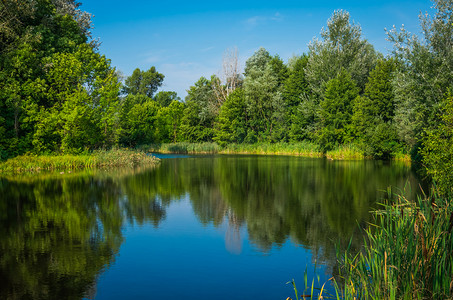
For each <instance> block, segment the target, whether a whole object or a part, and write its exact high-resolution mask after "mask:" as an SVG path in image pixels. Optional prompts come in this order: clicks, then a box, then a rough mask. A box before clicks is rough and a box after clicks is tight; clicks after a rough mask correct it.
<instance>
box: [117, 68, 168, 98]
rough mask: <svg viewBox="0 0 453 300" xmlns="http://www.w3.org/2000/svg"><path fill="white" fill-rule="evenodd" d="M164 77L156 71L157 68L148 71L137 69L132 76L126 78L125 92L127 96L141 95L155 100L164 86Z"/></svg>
mask: <svg viewBox="0 0 453 300" xmlns="http://www.w3.org/2000/svg"><path fill="white" fill-rule="evenodd" d="M164 77H165V76H164V75H163V74H161V73H159V72H157V71H156V68H155V67H151V68H149V70H147V71H141V70H140V69H139V68H137V69H135V70H134V72H133V73H132V75H131V76H129V77H128V78H126V81H125V82H124V88H123V91H124V93H126V94H132V95H137V94H141V95H145V96H147V97H149V98H153V95H154V93H155V92H156V91H157V89H158V88H159V87H160V86H161V85H162V82H163V81H164Z"/></svg>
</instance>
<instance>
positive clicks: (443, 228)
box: [337, 193, 453, 299]
mask: <svg viewBox="0 0 453 300" xmlns="http://www.w3.org/2000/svg"><path fill="white" fill-rule="evenodd" d="M452 203H453V202H452V199H451V198H443V197H440V196H439V195H438V194H437V193H433V194H432V195H431V196H429V197H428V196H425V197H423V198H419V199H418V200H417V201H416V202H411V201H408V200H407V199H405V198H404V197H402V196H398V197H397V199H396V201H395V202H394V203H393V204H385V205H383V209H382V210H379V211H377V212H375V215H374V217H375V222H374V224H370V227H369V228H367V229H366V230H365V235H366V236H365V239H364V242H365V243H364V247H363V250H362V251H361V252H359V253H352V252H351V251H350V250H347V251H346V252H345V253H343V252H341V251H337V258H338V261H339V265H340V276H339V279H338V281H339V282H342V284H341V285H340V286H341V289H338V291H339V292H340V294H341V298H342V299H452V297H453V262H452V257H453V238H452V228H453V205H452Z"/></svg>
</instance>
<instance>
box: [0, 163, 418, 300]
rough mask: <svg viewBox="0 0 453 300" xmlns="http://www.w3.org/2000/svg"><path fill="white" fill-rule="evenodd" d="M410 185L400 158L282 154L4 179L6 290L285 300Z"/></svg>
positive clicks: (16, 293)
mask: <svg viewBox="0 0 453 300" xmlns="http://www.w3.org/2000/svg"><path fill="white" fill-rule="evenodd" d="M408 184H410V186H411V187H412V190H413V191H410V190H409V189H407V188H406V194H407V195H408V196H409V197H413V196H414V194H415V192H416V190H417V189H416V187H417V186H418V181H417V179H416V177H415V175H414V174H413V172H412V171H411V169H410V167H408V166H405V165H401V164H384V163H380V162H372V161H366V162H341V161H340V162H337V161H334V162H333V161H328V160H323V159H305V158H298V157H271V156H259V157H255V156H211V157H177V156H176V157H175V156H172V157H169V158H165V159H163V160H162V162H161V164H160V165H159V166H158V167H155V168H151V169H136V170H127V169H123V170H116V171H110V172H107V171H85V172H81V173H73V174H68V173H66V174H59V173H53V174H40V175H33V176H31V175H23V176H19V177H6V178H0V197H1V198H0V299H81V298H89V299H93V298H95V299H217V300H218V299H286V297H288V296H291V297H293V291H292V286H291V285H289V284H286V283H287V282H288V281H290V280H291V279H293V278H294V279H295V280H296V282H299V289H303V288H302V286H303V278H304V277H303V276H304V271H305V270H306V269H307V271H308V275H309V276H313V269H314V263H315V261H316V262H317V265H318V270H317V273H318V275H319V276H320V280H321V281H322V282H324V281H326V280H328V279H329V278H330V277H331V276H332V274H333V273H334V272H335V251H334V245H335V243H340V244H342V243H343V244H344V243H348V242H349V240H350V237H351V235H352V234H353V233H354V232H356V231H357V228H358V227H359V225H360V224H365V222H366V221H368V220H370V215H369V211H370V209H371V208H372V207H373V206H374V205H375V203H376V201H379V200H381V199H382V197H383V196H384V195H385V194H386V192H384V191H386V190H387V187H388V186H393V187H395V188H394V190H395V191H396V190H397V188H400V189H403V188H404V187H405V186H407V185H408ZM353 244H354V246H356V247H358V246H359V245H360V239H356V240H353Z"/></svg>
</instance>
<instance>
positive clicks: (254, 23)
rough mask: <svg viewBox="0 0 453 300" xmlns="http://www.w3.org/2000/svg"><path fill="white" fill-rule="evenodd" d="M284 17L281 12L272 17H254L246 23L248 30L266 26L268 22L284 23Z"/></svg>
mask: <svg viewBox="0 0 453 300" xmlns="http://www.w3.org/2000/svg"><path fill="white" fill-rule="evenodd" d="M283 20H284V17H283V15H282V14H280V13H279V12H276V13H275V14H274V15H272V16H253V17H250V18H248V19H247V20H245V21H244V24H245V25H246V28H247V29H253V28H255V27H257V26H258V25H261V24H265V23H267V22H280V21H283Z"/></svg>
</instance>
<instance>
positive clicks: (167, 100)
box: [154, 91, 181, 107]
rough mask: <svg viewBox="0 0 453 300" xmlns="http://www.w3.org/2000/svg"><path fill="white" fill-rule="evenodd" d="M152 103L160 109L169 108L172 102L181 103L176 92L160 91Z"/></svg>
mask: <svg viewBox="0 0 453 300" xmlns="http://www.w3.org/2000/svg"><path fill="white" fill-rule="evenodd" d="M154 101H156V102H157V103H159V105H160V106H162V107H167V106H169V105H170V104H171V103H172V102H173V101H181V98H179V97H178V94H176V92H170V91H160V92H158V93H157V94H156V95H155V96H154Z"/></svg>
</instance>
